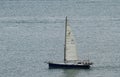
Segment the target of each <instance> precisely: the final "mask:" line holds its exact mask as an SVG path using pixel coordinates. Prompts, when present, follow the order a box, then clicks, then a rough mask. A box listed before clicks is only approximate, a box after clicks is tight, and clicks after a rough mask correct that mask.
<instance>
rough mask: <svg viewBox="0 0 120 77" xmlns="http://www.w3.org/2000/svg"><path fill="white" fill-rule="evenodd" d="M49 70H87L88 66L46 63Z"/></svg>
mask: <svg viewBox="0 0 120 77" xmlns="http://www.w3.org/2000/svg"><path fill="white" fill-rule="evenodd" d="M48 64H49V68H67V69H69V68H70V69H89V68H90V65H79V64H78V65H74V64H56V63H48Z"/></svg>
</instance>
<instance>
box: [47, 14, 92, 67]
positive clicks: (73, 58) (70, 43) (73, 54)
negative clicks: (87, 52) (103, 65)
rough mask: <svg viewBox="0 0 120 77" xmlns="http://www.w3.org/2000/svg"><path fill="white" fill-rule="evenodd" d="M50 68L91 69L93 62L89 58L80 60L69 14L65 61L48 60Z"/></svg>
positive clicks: (66, 30)
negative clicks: (69, 21) (69, 22)
mask: <svg viewBox="0 0 120 77" xmlns="http://www.w3.org/2000/svg"><path fill="white" fill-rule="evenodd" d="M47 63H48V64H49V68H84V69H89V68H90V66H91V65H92V64H93V63H92V62H90V61H89V60H83V61H81V60H79V59H78V55H77V51H76V44H75V40H74V36H73V34H72V30H71V28H70V25H69V24H68V19H67V16H66V18H65V45H64V61H63V62H50V61H49V62H47Z"/></svg>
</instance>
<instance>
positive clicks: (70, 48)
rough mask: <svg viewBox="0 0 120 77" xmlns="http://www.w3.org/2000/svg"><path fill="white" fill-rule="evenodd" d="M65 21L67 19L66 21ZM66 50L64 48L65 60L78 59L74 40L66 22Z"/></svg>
mask: <svg viewBox="0 0 120 77" xmlns="http://www.w3.org/2000/svg"><path fill="white" fill-rule="evenodd" d="M66 22H67V21H66ZM65 45H66V46H65V47H66V48H65V49H66V50H65V59H66V61H72V60H78V56H77V51H76V45H75V40H74V37H73V34H72V31H71V28H70V26H69V25H68V23H67V24H66V44H65Z"/></svg>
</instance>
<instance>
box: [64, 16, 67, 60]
mask: <svg viewBox="0 0 120 77" xmlns="http://www.w3.org/2000/svg"><path fill="white" fill-rule="evenodd" d="M66 32H67V16H66V18H65V44H64V62H66Z"/></svg>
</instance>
